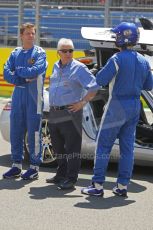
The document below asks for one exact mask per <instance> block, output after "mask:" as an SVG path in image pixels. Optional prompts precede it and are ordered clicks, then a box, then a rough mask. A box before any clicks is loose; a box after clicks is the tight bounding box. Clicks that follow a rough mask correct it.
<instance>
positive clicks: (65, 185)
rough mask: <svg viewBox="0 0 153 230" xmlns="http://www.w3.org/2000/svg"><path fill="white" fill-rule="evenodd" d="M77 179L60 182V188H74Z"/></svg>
mask: <svg viewBox="0 0 153 230" xmlns="http://www.w3.org/2000/svg"><path fill="white" fill-rule="evenodd" d="M75 183H76V180H72V179H67V180H65V181H63V182H61V183H59V184H58V188H59V189H72V188H74V186H75Z"/></svg>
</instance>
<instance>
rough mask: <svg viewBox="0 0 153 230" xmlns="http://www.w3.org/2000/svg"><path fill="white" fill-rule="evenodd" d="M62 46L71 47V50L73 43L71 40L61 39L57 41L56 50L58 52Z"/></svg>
mask: <svg viewBox="0 0 153 230" xmlns="http://www.w3.org/2000/svg"><path fill="white" fill-rule="evenodd" d="M62 46H71V47H72V49H74V44H73V41H72V40H71V39H67V38H61V39H60V40H59V41H58V44H57V50H60V49H61V48H62Z"/></svg>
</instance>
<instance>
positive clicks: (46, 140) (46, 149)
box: [24, 119, 56, 166]
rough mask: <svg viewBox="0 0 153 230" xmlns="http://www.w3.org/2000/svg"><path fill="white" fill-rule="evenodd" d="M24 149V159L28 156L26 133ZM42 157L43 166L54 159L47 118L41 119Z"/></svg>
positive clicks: (52, 162)
mask: <svg viewBox="0 0 153 230" xmlns="http://www.w3.org/2000/svg"><path fill="white" fill-rule="evenodd" d="M24 149H25V160H26V159H27V158H29V146H28V135H27V133H26V135H25V145H24ZM42 157H43V162H42V165H43V166H45V165H50V164H52V165H53V164H54V163H55V161H56V158H55V156H54V151H53V147H52V143H51V138H50V133H49V128H48V120H47V119H43V120H42Z"/></svg>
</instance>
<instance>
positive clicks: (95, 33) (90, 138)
mask: <svg viewBox="0 0 153 230" xmlns="http://www.w3.org/2000/svg"><path fill="white" fill-rule="evenodd" d="M81 32H82V36H83V37H84V38H85V39H88V40H89V42H90V44H91V46H92V47H93V48H95V50H96V52H95V53H96V58H97V64H96V65H95V66H94V68H92V69H91V71H92V72H93V73H96V72H97V71H98V70H99V69H100V67H101V66H103V65H105V63H106V61H107V60H108V58H109V57H110V56H111V55H112V54H113V53H114V52H116V48H115V44H114V40H113V38H112V37H111V35H110V33H109V30H108V29H107V28H89V27H87V28H85V27H84V28H82V30H81ZM152 37H153V30H143V29H142V28H141V29H140V42H139V44H138V45H137V46H136V49H137V50H138V51H139V52H141V53H143V54H144V55H145V56H146V58H148V60H149V62H150V64H151V65H152V67H153V41H152ZM150 38H151V39H150ZM80 61H81V60H80ZM83 61H84V60H83ZM94 62H95V57H94ZM108 94H109V90H108V87H106V88H101V89H100V90H99V91H98V93H97V96H96V97H95V98H94V99H93V100H92V101H91V102H90V104H89V103H88V104H87V105H86V106H85V107H84V110H83V122H82V128H83V140H82V158H83V159H94V154H95V145H96V142H95V139H96V135H97V132H98V127H99V124H100V120H101V117H102V114H103V111H104V106H105V104H106V102H107V100H108ZM48 97H49V95H48V89H47V88H46V89H45V90H44V111H43V123H42V146H43V163H44V164H47V163H51V162H53V161H54V160H55V158H54V152H53V149H52V144H51V139H50V134H49V129H48V115H49V113H48V111H49V100H48ZM141 100H142V108H141V114H140V120H139V123H138V125H137V129H136V140H135V144H134V147H135V149H134V151H135V164H140V165H151V166H153V91H150V92H147V91H142V96H141ZM144 107H145V108H144ZM10 111H11V100H10V101H8V102H7V104H6V105H5V107H4V108H3V110H2V113H1V116H0V130H1V133H2V136H3V138H4V139H5V140H7V141H9V127H10V126H9V115H10ZM25 153H28V144H27V135H26V134H25ZM118 157H119V144H118V140H116V141H115V143H114V146H113V149H112V153H111V160H112V161H116V160H117V159H118Z"/></svg>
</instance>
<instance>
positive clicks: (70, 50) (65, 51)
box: [59, 49, 73, 54]
mask: <svg viewBox="0 0 153 230" xmlns="http://www.w3.org/2000/svg"><path fill="white" fill-rule="evenodd" d="M59 51H61V52H62V53H64V54H66V53H73V50H72V49H69V50H59Z"/></svg>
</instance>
